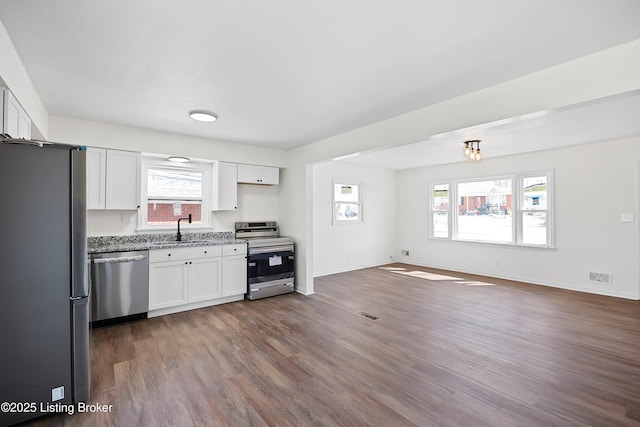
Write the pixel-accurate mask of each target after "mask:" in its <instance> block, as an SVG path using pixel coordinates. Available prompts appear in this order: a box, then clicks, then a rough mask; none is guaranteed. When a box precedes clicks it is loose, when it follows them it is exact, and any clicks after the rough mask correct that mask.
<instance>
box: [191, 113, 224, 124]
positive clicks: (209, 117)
mask: <svg viewBox="0 0 640 427" xmlns="http://www.w3.org/2000/svg"><path fill="white" fill-rule="evenodd" d="M189 116H190V117H191V118H192V119H193V120H197V121H199V122H215V121H216V120H218V116H217V115H216V114H214V113H212V112H210V111H204V110H193V111H190V112H189Z"/></svg>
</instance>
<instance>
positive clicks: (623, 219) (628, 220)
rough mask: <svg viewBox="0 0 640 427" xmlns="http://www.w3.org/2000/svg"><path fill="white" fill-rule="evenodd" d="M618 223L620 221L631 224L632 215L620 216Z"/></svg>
mask: <svg viewBox="0 0 640 427" xmlns="http://www.w3.org/2000/svg"><path fill="white" fill-rule="evenodd" d="M620 221H622V222H633V214H632V213H623V214H620Z"/></svg>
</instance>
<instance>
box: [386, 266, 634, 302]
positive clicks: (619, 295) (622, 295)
mask: <svg viewBox="0 0 640 427" xmlns="http://www.w3.org/2000/svg"><path fill="white" fill-rule="evenodd" d="M395 262H399V263H402V264H408V265H415V266H419V267H427V268H437V269H439V270H448V271H457V272H460V273H467V274H477V275H480V276H486V277H495V278H496V279H505V280H513V281H516V282H524V283H530V284H532V285H539V286H547V287H550V288H558V289H566V290H568V291H576V292H585V293H588V294H595V295H602V296H608V297H615V298H624V299H630V300H634V301H638V300H640V296H639V295H634V294H632V293H626V292H616V291H607V290H606V289H590V288H582V287H579V286H575V285H572V284H568V283H561V282H553V281H544V282H542V281H539V280H536V279H533V278H531V277H524V276H508V275H500V274H495V272H485V271H477V270H476V271H471V270H466V269H461V268H457V267H455V268H454V267H451V266H446V265H437V264H429V263H423V262H419V261H416V260H413V259H407V258H401V259H396V260H395Z"/></svg>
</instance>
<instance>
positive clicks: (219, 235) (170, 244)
mask: <svg viewBox="0 0 640 427" xmlns="http://www.w3.org/2000/svg"><path fill="white" fill-rule="evenodd" d="M88 240H89V253H90V254H98V253H105V252H126V251H143V250H147V249H165V248H183V247H190V246H209V245H233V244H238V243H246V240H238V239H236V238H235V236H234V233H233V231H222V232H208V233H183V234H182V242H176V235H175V233H164V234H159V233H158V234H135V235H130V236H98V237H89V239H88Z"/></svg>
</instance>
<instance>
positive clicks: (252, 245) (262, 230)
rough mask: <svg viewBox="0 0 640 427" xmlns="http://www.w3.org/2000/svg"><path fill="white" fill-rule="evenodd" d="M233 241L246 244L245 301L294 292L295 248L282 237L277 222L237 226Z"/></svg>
mask: <svg viewBox="0 0 640 427" xmlns="http://www.w3.org/2000/svg"><path fill="white" fill-rule="evenodd" d="M236 238H237V239H244V240H247V242H248V251H247V282H248V283H247V299H250V300H255V299H259V298H266V297H271V296H275V295H282V294H288V293H290V292H293V291H294V275H295V274H294V273H295V270H294V264H295V255H294V244H293V239H292V238H291V237H281V236H280V235H279V231H278V223H277V222H276V221H263V222H236Z"/></svg>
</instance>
